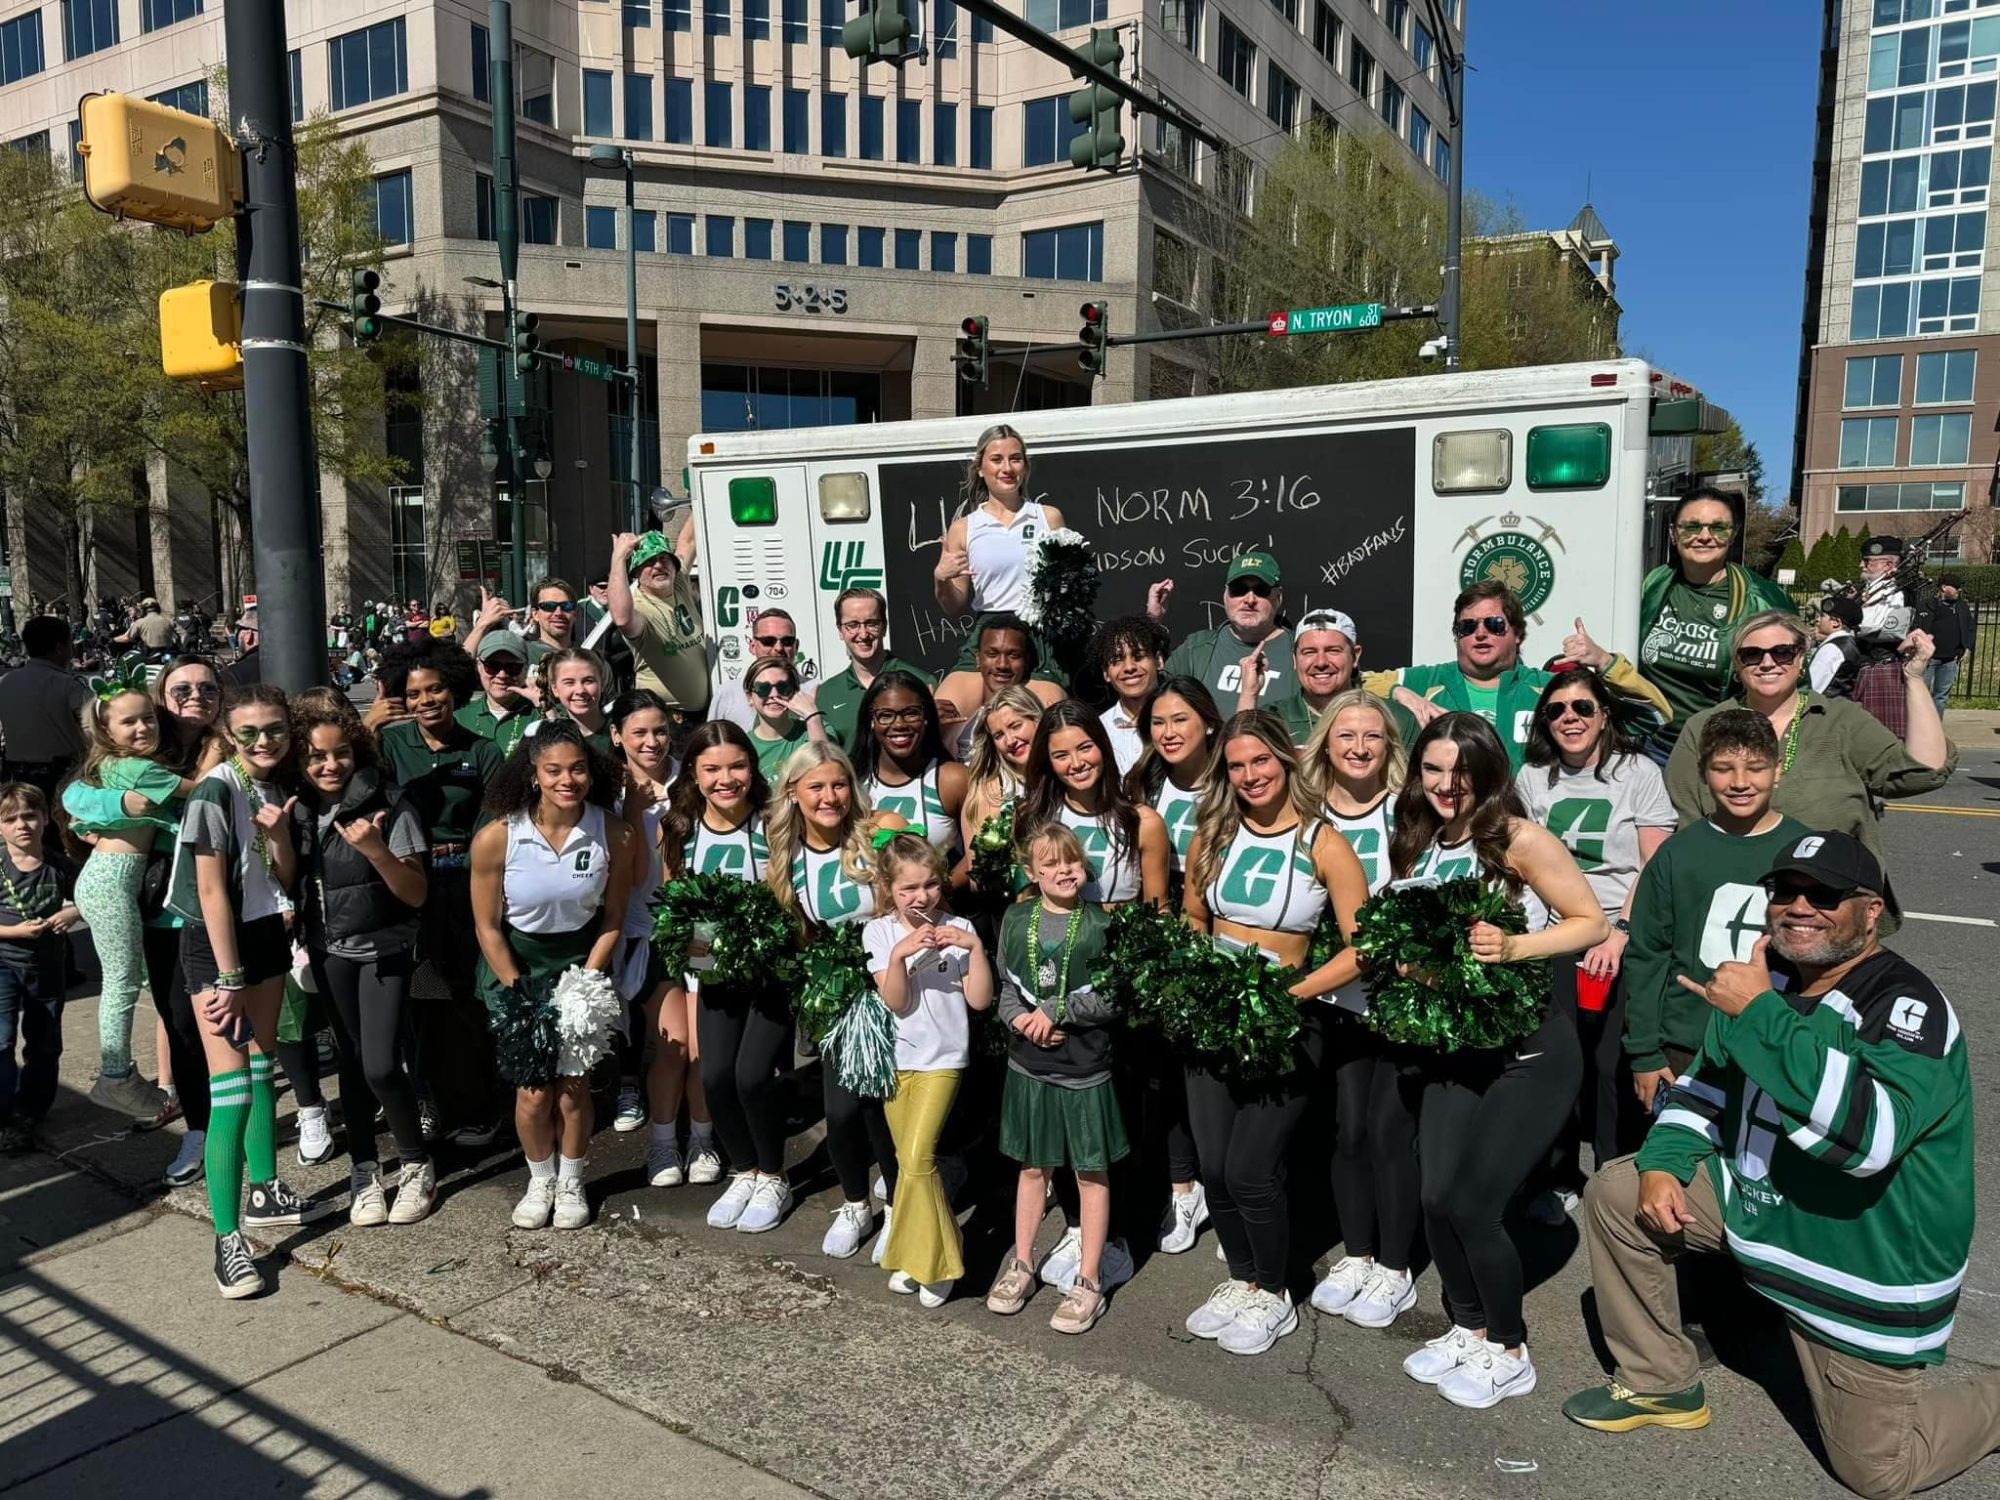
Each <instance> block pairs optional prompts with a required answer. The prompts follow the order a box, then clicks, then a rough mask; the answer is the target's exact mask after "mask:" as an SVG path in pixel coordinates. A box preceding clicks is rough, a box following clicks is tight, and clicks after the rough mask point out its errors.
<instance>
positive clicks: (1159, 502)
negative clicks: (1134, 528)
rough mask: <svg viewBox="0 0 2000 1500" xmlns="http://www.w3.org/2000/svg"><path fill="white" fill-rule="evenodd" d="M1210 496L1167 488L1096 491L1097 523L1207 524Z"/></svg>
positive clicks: (1195, 490)
mask: <svg viewBox="0 0 2000 1500" xmlns="http://www.w3.org/2000/svg"><path fill="white" fill-rule="evenodd" d="M1212 519H1213V517H1212V516H1211V515H1210V514H1209V505H1208V496H1207V495H1206V494H1205V493H1203V491H1201V490H1200V489H1198V488H1197V489H1191V490H1174V489H1167V488H1164V487H1163V488H1160V489H1151V490H1121V489H1116V488H1114V489H1112V490H1111V491H1109V492H1108V493H1107V492H1106V491H1104V490H1102V489H1100V490H1098V492H1097V524H1098V525H1099V526H1100V527H1104V526H1129V525H1131V524H1133V523H1134V522H1139V521H1145V522H1150V523H1152V524H1154V525H1159V526H1171V525H1173V524H1174V523H1175V522H1176V521H1208V520H1212Z"/></svg>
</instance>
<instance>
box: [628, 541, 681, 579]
mask: <svg viewBox="0 0 2000 1500" xmlns="http://www.w3.org/2000/svg"><path fill="white" fill-rule="evenodd" d="M673 550H674V544H673V543H672V542H670V541H668V540H667V539H666V538H665V537H664V536H662V535H661V534H660V533H659V532H657V531H649V532H647V533H646V534H645V535H644V536H642V537H640V538H639V545H638V546H636V547H634V548H633V549H632V556H631V558H630V559H629V560H628V561H627V562H626V564H625V570H626V572H628V573H637V572H638V571H639V570H640V569H641V568H643V567H645V566H646V564H647V563H649V562H657V561H658V560H659V559H660V558H662V557H668V556H671V555H672V554H673Z"/></svg>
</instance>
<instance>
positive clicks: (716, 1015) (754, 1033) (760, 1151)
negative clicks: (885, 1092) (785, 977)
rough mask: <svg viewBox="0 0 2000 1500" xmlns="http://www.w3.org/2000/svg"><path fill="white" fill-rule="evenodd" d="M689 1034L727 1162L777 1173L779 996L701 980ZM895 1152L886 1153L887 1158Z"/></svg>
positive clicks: (783, 1051) (788, 1033)
mask: <svg viewBox="0 0 2000 1500" xmlns="http://www.w3.org/2000/svg"><path fill="white" fill-rule="evenodd" d="M695 1034H696V1036H697V1037H698V1038H699V1039H700V1041H701V1086H702V1090H703V1092H704V1093H706V1094H707V1096H708V1112H709V1114H710V1115H711V1116H712V1117H713V1118H714V1120H715V1132H716V1134H717V1135H719V1136H721V1137H722V1146H723V1149H724V1150H726V1151H727V1152H728V1153H729V1164H730V1166H731V1167H733V1168H734V1169H735V1170H736V1171H738V1172H749V1171H753V1170H754V1171H758V1172H762V1173H764V1174H765V1175H767V1176H773V1177H782V1176H783V1175H784V1172H785V1088H784V1081H783V1079H782V1077H781V1076H780V1075H781V1073H782V1072H783V1071H784V1070H785V1069H787V1068H789V1067H790V1066H791V1061H792V1012H791V1007H790V1006H788V1005H787V1004H786V1003H785V997H784V996H783V995H780V994H778V993H776V992H774V991H769V990H765V991H753V990H746V989H727V990H725V989H722V988H719V987H711V986H706V985H705V986H703V987H702V991H701V999H700V1002H699V1003H698V1004H697V1005H696V1006H695ZM894 1155H895V1153H894V1152H893V1151H891V1153H890V1158H891V1160H893V1159H894ZM864 1171H865V1168H864ZM863 1191H864V1192H865V1191H866V1189H865V1187H864V1189H863Z"/></svg>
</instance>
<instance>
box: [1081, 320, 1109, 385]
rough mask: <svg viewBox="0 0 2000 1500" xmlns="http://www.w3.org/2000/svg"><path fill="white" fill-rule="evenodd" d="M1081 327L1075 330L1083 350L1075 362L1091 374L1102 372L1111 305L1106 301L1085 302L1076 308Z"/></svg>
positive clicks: (1107, 341)
mask: <svg viewBox="0 0 2000 1500" xmlns="http://www.w3.org/2000/svg"><path fill="white" fill-rule="evenodd" d="M1077 316H1078V317H1080V318H1082V319H1083V327H1081V328H1079V329H1078V330H1077V331H1076V336H1077V339H1078V341H1079V342H1081V343H1082V345H1083V352H1082V353H1081V354H1079V355H1077V357H1076V362H1077V363H1078V364H1079V365H1082V366H1083V368H1084V369H1085V370H1087V371H1089V372H1090V373H1091V374H1092V375H1102V374H1103V373H1104V351H1105V348H1106V346H1107V345H1108V343H1109V341H1110V338H1111V306H1110V304H1109V303H1106V302H1086V303H1084V304H1083V306H1082V307H1080V308H1078V309H1077Z"/></svg>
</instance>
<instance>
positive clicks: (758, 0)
mask: <svg viewBox="0 0 2000 1500" xmlns="http://www.w3.org/2000/svg"><path fill="white" fill-rule="evenodd" d="M770 34H771V0H743V39H744V40H745V41H746V42H760V41H763V40H765V39H766V38H767V37H769V36H770Z"/></svg>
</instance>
